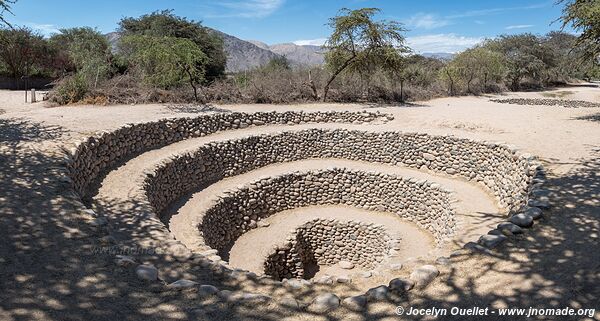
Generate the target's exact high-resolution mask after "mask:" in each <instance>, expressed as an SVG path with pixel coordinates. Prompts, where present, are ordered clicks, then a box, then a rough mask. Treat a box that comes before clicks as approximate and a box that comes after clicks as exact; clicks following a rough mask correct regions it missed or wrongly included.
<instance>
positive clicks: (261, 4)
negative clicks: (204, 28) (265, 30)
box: [206, 0, 285, 18]
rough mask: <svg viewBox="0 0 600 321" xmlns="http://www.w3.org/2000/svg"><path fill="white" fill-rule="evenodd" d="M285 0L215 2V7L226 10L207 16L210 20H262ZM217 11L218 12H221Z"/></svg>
mask: <svg viewBox="0 0 600 321" xmlns="http://www.w3.org/2000/svg"><path fill="white" fill-rule="evenodd" d="M284 2H285V0H246V1H224V2H217V3H215V6H218V7H221V8H220V9H221V10H222V9H226V12H225V13H215V14H208V15H206V16H207V17H210V18H232V17H239V18H264V17H267V16H270V15H271V14H273V13H274V12H275V11H277V9H279V8H280V7H281V6H282V5H283V3H284ZM221 10H219V11H221Z"/></svg>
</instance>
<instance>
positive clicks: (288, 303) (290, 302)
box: [278, 297, 300, 309]
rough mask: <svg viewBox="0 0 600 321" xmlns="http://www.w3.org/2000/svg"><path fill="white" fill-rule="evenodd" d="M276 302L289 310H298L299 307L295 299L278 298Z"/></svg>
mask: <svg viewBox="0 0 600 321" xmlns="http://www.w3.org/2000/svg"><path fill="white" fill-rule="evenodd" d="M278 302H279V304H280V305H281V306H284V307H286V308H289V309H298V308H299V307H300V304H298V301H296V299H294V298H292V297H283V298H280V299H279V301H278Z"/></svg>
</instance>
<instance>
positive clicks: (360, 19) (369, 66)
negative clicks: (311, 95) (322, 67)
mask: <svg viewBox="0 0 600 321" xmlns="http://www.w3.org/2000/svg"><path fill="white" fill-rule="evenodd" d="M377 13H379V9H376V8H363V9H357V10H350V9H346V8H344V9H342V10H340V13H339V14H338V15H337V16H336V17H333V18H331V19H330V22H329V26H330V27H331V28H332V29H333V33H332V34H331V36H329V38H328V39H327V42H326V43H325V48H326V50H327V53H326V55H325V63H326V66H327V68H328V69H329V70H330V72H331V75H330V77H329V79H328V80H327V82H326V83H325V86H324V88H323V100H326V99H327V94H328V91H329V87H330V86H331V83H332V82H333V81H334V80H335V79H336V77H337V76H338V75H339V74H340V73H342V72H344V71H346V70H348V71H349V72H369V71H372V70H373V66H376V65H379V64H381V63H382V62H384V61H386V60H389V59H390V58H391V57H392V56H394V55H397V56H399V55H400V54H401V53H402V52H407V51H408V48H407V47H406V46H405V45H404V36H403V35H402V32H403V31H404V29H403V28H402V26H401V24H400V23H398V22H395V21H386V20H381V21H375V20H374V16H375V15H376V14H377ZM393 59H397V60H400V58H399V57H394V58H393Z"/></svg>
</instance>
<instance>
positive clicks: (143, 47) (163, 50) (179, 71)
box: [121, 35, 208, 100]
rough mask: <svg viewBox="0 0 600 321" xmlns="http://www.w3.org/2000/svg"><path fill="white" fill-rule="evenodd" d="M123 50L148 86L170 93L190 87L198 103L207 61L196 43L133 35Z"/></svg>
mask: <svg viewBox="0 0 600 321" xmlns="http://www.w3.org/2000/svg"><path fill="white" fill-rule="evenodd" d="M121 50H122V51H123V54H124V55H125V57H126V58H127V59H128V61H129V63H130V65H131V66H133V67H134V68H136V70H137V71H139V72H140V73H141V76H142V78H143V79H144V82H146V83H147V84H149V85H152V86H155V87H159V88H163V89H170V88H175V87H178V86H180V85H182V84H184V83H188V84H189V85H190V86H191V87H192V89H193V90H194V97H195V99H196V100H198V85H199V84H201V83H203V82H204V80H205V78H204V77H205V72H206V70H205V66H206V64H207V61H208V57H207V56H206V55H205V54H204V52H202V50H201V49H200V48H199V47H198V46H197V45H196V44H195V43H194V42H193V41H191V40H189V39H183V38H173V37H153V36H143V35H134V36H127V37H124V38H123V39H122V40H121Z"/></svg>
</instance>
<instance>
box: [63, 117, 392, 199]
mask: <svg viewBox="0 0 600 321" xmlns="http://www.w3.org/2000/svg"><path fill="white" fill-rule="evenodd" d="M383 117H390V116H386V115H383V114H380V113H369V112H348V111H342V112H282V113H279V112H258V113H251V114H248V113H239V112H234V113H219V114H210V115H203V116H199V117H187V118H173V119H163V120H159V121H155V122H147V123H140V124H129V125H126V126H124V127H122V128H119V129H117V130H115V131H111V132H103V133H101V134H100V135H98V136H92V137H89V138H88V139H86V140H84V141H82V142H81V143H80V144H78V145H77V146H76V147H74V148H73V149H72V150H71V151H70V155H71V160H70V162H69V164H68V169H69V172H70V178H71V179H72V181H73V187H74V189H75V191H76V192H78V193H79V195H81V196H84V197H85V196H86V194H87V193H88V192H89V191H88V187H89V185H90V183H91V182H93V181H95V180H96V179H97V177H98V175H100V174H102V173H103V172H105V171H107V170H110V169H111V168H114V167H115V166H116V165H117V164H119V163H120V162H122V161H123V160H126V159H128V158H131V157H132V156H135V155H139V154H141V153H143V152H145V151H147V150H151V149H155V148H159V147H162V146H166V145H169V144H172V143H174V142H178V141H181V140H184V139H188V138H194V137H201V136H205V135H209V134H212V133H215V132H217V131H222V130H229V129H236V128H246V127H249V126H261V125H266V124H287V125H293V124H303V123H321V122H324V123H332V122H341V123H364V122H371V121H373V120H376V119H380V118H383Z"/></svg>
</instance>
